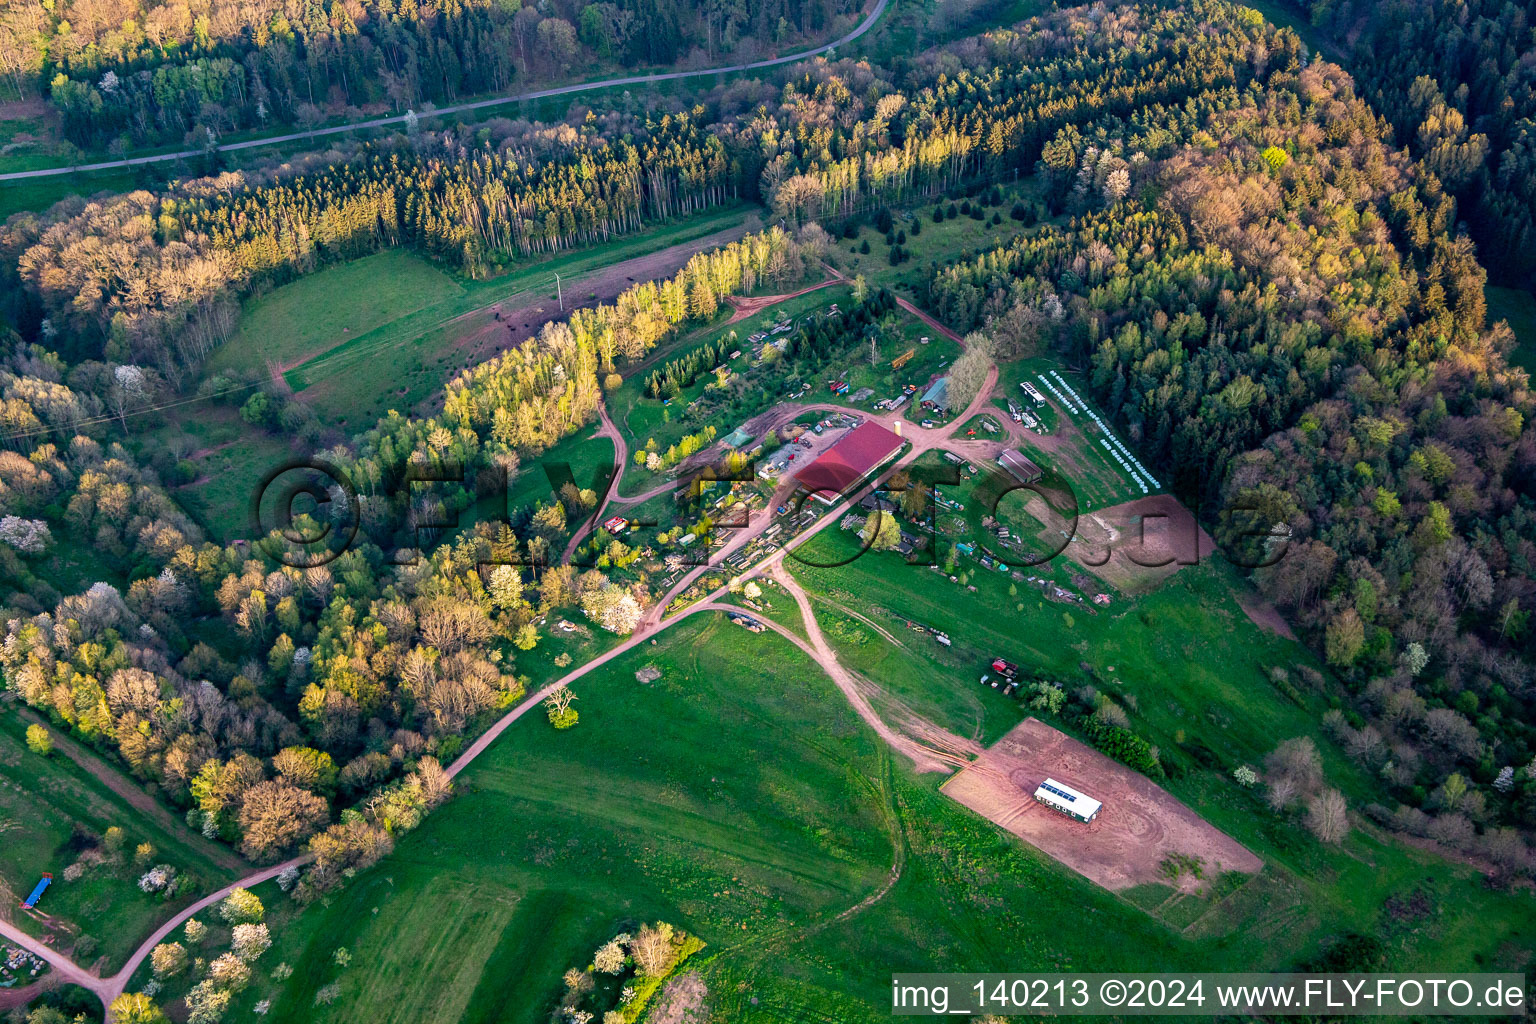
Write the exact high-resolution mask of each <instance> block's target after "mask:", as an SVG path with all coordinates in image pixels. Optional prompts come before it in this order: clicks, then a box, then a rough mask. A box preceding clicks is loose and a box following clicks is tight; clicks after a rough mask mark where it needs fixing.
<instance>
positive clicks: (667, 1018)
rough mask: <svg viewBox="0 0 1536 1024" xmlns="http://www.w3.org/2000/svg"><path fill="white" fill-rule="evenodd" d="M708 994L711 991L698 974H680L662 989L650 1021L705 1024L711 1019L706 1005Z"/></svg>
mask: <svg viewBox="0 0 1536 1024" xmlns="http://www.w3.org/2000/svg"><path fill="white" fill-rule="evenodd" d="M708 994H709V989H707V988H705V986H704V981H703V979H701V978H700V977H699V976H698V975H697V974H695V973H694V972H692V971H689V972H688V973H687V974H680V975H678V976H677V977H675V978H673V979H672V980H671V981H669V982H667V987H666V988H664V989H662V992H661V999H660V1000H659V1001H658V1002H657V1003H656V1009H654V1010H652V1011H651V1016H650V1019H651V1020H652V1021H655V1022H656V1024H703V1022H704V1021H706V1020H708V1019H709V1008H708V1007H706V1006H705V1005H704V997H705V996H707V995H708Z"/></svg>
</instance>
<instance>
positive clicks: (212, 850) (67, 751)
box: [17, 708, 250, 872]
mask: <svg viewBox="0 0 1536 1024" xmlns="http://www.w3.org/2000/svg"><path fill="white" fill-rule="evenodd" d="M17 717H19V718H20V719H21V720H22V721H24V722H28V723H32V724H35V725H41V726H45V727H47V726H48V723H47V722H45V721H43V719H42V716H40V715H38V714H36V713H34V712H33V711H31V710H30V709H28V708H21V709H19V710H18V711H17ZM48 735H49V736H51V737H52V738H53V748H54V749H55V750H57V751H58V752H59V753H60V754H63V755H64V756H65V757H67V758H69V759H70V760H71V761H73V762H75V764H77V765H79V766H80V768H81V770H82V771H84V772H86V773H87V774H88V775H90V776H91V778H93V779H95V780H96V781H97V782H99V783H101V784H102V785H103V786H105V787H107V788H108V789H110V790H111V791H112V792H113V793H115V794H117V795H118V796H119V797H121V798H122V799H123V801H124V802H125V803H127V804H128V806H129V807H132V808H133V809H134V810H136V811H138V812H139V813H140V814H142V815H144V816H145V817H146V818H153V819H154V821H155V824H157V825H159V826H160V827H161V828H163V829H165V830H166V831H167V832H169V833H170V834H171V835H173V836H175V837H176V838H177V839H179V840H180V841H181V842H183V843H185V844H186V845H187V846H189V847H191V848H192V849H194V850H196V851H197V852H198V853H201V854H202V855H203V856H204V857H207V858H208V859H209V860H211V861H213V862H214V863H215V864H217V865H219V866H220V867H222V868H224V869H225V870H226V871H232V872H239V871H245V870H247V869H249V868H250V864H248V863H247V862H246V861H244V860H242V859H241V858H240V857H239V856H237V855H236V854H235V852H234V851H233V850H231V849H229V847H227V846H220V845H219V844H218V843H215V842H213V841H211V840H209V839H205V838H203V837H202V836H201V835H199V834H197V833H195V832H193V831H192V830H191V829H189V828H187V823H186V822H185V821H183V820H182V819H181V818H178V817H177V816H176V815H174V814H172V813H171V812H170V811H169V810H167V809H166V808H165V807H164V806H163V805H162V804H160V803H159V802H158V801H156V800H155V798H154V797H152V796H150V795H149V794H148V793H146V792H145V791H144V790H143V788H141V787H139V786H137V785H135V784H134V783H133V782H131V781H130V780H129V779H127V778H126V777H125V776H124V775H123V773H122V772H120V771H118V770H116V769H115V768H113V767H112V766H111V765H109V764H107V763H106V762H104V761H102V760H101V758H99V757H97V756H96V755H95V754H94V753H92V752H91V751H89V750H87V749H86V748H85V747H83V746H81V745H80V744H79V743H76V742H75V741H74V740H73V739H71V738H70V737H69V736H67V735H65V734H64V733H63V732H61V731H59V730H58V729H55V728H51V727H50V728H48Z"/></svg>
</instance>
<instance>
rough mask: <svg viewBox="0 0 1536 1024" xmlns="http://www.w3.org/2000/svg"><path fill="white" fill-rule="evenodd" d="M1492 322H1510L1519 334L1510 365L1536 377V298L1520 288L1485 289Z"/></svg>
mask: <svg viewBox="0 0 1536 1024" xmlns="http://www.w3.org/2000/svg"><path fill="white" fill-rule="evenodd" d="M1483 294H1484V295H1485V297H1486V298H1487V300H1488V322H1489V323H1494V322H1496V321H1498V320H1508V321H1509V327H1510V329H1511V330H1512V331H1514V332H1515V350H1514V351H1513V352H1512V353H1510V362H1512V363H1515V364H1517V365H1519V366H1523V367H1525V368H1526V369H1527V370H1528V371H1530V372H1531V373H1533V374H1536V295H1532V294H1531V293H1530V292H1528V291H1522V290H1521V289H1519V288H1493V287H1489V288H1485V289H1483Z"/></svg>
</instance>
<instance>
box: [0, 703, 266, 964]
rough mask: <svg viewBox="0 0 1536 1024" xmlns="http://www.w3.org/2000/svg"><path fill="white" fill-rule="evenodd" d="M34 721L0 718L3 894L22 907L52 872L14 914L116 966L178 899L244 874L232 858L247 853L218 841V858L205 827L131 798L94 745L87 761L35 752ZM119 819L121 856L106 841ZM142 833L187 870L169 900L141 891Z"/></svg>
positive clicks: (163, 860)
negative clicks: (117, 787) (76, 867)
mask: <svg viewBox="0 0 1536 1024" xmlns="http://www.w3.org/2000/svg"><path fill="white" fill-rule="evenodd" d="M26 727H27V722H26V721H24V720H23V719H22V718H21V717H20V716H18V715H17V714H15V713H14V711H8V712H7V713H6V715H5V716H4V717H3V718H0V897H3V898H4V899H5V900H6V901H7V904H8V906H9V907H12V908H14V907H15V906H16V904H18V903H20V902H21V901H22V900H23V899H25V898H26V897H27V895H28V894H29V893H30V892H31V891H32V887H33V886H34V885H36V884H37V881H38V879H39V878H40V877H42V875H43V873H44V872H47V873H49V874H52V875H53V884H52V885H51V886H50V887H49V889H48V890H47V892H46V893H44V895H43V897H42V898H41V899H40V900H39V901H38V907H37V909H38V911H39V915H33V914H29V913H27V912H26V911H21V910H14V909H13V910H8V911H7V913H8V914H9V915H10V920H11V921H12V922H13V923H14V924H16V925H17V926H18V927H20V928H22V929H23V930H25V931H27V932H28V933H30V934H33V935H37V936H40V937H48V938H50V939H51V941H52V942H53V944H54V945H55V946H56V947H58V948H60V949H63V950H67V951H71V955H72V956H73V957H74V959H75V960H77V961H78V962H80V963H83V964H91V963H94V962H96V961H97V960H98V958H100V959H102V960H103V961H104V962H105V964H106V965H107V967H108V968H109V970H112V969H116V968H117V966H119V965H120V964H121V963H122V962H123V960H125V959H126V958H127V956H128V954H129V953H131V952H132V951H133V949H134V948H135V947H136V946H137V945H138V944H139V942H140V941H142V940H143V938H144V936H145V935H147V934H148V933H149V932H150V931H152V930H153V929H154V928H155V926H156V925H158V924H159V923H160V922H161V921H162V920H164V919H165V918H166V917H168V916H169V915H170V914H171V913H172V912H173V911H174V910H175V909H176V908H177V907H179V906H181V905H184V904H185V903H188V902H191V899H192V898H193V897H194V896H196V895H201V894H202V893H204V892H207V891H208V890H210V889H212V888H215V887H216V886H217V885H221V884H223V883H224V882H226V881H227V880H228V879H230V878H233V877H235V872H234V871H231V870H229V869H228V867H226V866H225V865H226V864H230V863H232V864H239V861H238V858H235V857H234V856H233V855H232V854H230V853H228V851H224V850H217V851H216V856H217V857H218V860H217V861H215V860H213V859H210V856H209V855H208V852H206V851H208V847H209V846H210V845H211V844H207V843H206V842H205V841H203V840H202V839H201V837H193V836H191V835H190V834H189V833H187V832H186V831H185V829H183V828H181V827H180V826H179V824H178V826H177V827H175V828H171V827H168V825H166V824H164V823H163V822H164V821H165V820H166V817H164V816H151V815H149V814H146V813H145V812H144V811H143V810H142V809H140V808H138V807H135V806H133V805H130V804H129V803H128V801H127V800H125V799H124V798H123V797H122V796H120V795H118V794H117V793H116V792H113V790H112V789H111V788H109V787H108V786H107V785H105V784H104V783H103V782H101V781H100V779H99V778H98V777H97V775H95V774H93V773H92V770H88V769H93V770H94V771H96V772H102V773H111V772H115V771H116V769H115V767H113V766H111V765H109V764H107V762H106V761H105V760H98V759H95V758H94V756H92V755H90V754H89V753H87V754H86V755H85V756H86V757H87V758H89V759H90V760H89V761H88V763H87V764H81V763H77V762H76V761H74V760H72V759H71V758H70V757H69V756H68V755H67V754H66V753H65V751H64V750H63V749H62V748H60V749H55V750H54V751H53V752H52V753H51V754H50V755H48V756H46V757H43V756H39V755H38V754H36V753H33V752H32V751H31V750H30V749H28V747H27V744H26V741H25V735H26ZM49 731H50V732H52V733H54V734H55V735H56V736H57V735H59V733H58V731H57V730H55V729H53V728H52V727H49ZM124 781H125V782H126V784H127V785H129V786H137V785H138V783H137V782H136V781H134V780H124ZM113 826H116V827H118V828H121V829H122V830H123V832H124V833H125V839H124V847H123V851H122V853H121V854H120V855H117V856H113V855H111V853H110V851H109V850H108V848H107V845H106V843H105V842H104V837H105V836H106V832H107V829H109V828H111V827H113ZM140 843H149V844H150V845H151V846H153V847H154V851H155V852H154V856H153V859H152V860H151V863H152V864H170V865H171V866H173V867H174V868H176V870H177V872H178V874H179V875H180V876H181V877H182V879H183V886H184V888H183V890H182V895H180V896H179V897H178V898H176V899H175V900H173V901H171V902H170V903H167V902H165V901H163V900H162V899H160V898H159V897H158V896H151V895H149V894H147V893H144V892H142V891H140V889H139V887H138V884H137V883H138V879H139V876H140V874H142V873H143V869H142V868H136V867H135V866H134V864H133V863H132V860H133V855H134V850H135V848H136V847H137V846H138V845H139V844H140ZM77 862H78V863H79V864H81V866H82V873H81V875H80V877H79V878H76V879H70V878H68V877H67V876H66V874H65V872H66V869H68V868H69V867H70V865H72V864H75V863H77Z"/></svg>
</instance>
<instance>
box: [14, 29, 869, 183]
mask: <svg viewBox="0 0 1536 1024" xmlns="http://www.w3.org/2000/svg"><path fill="white" fill-rule="evenodd" d="M889 2H890V0H878V2H877V3H876V4H875V9H874V10H873V11H870V12H869V16H868V17H866V18H865V19H864V20H863V21H861V22H859V24H858V27H856V28H855V29H854V30H853V31H851V32H849V33H847V34H846V35H844V36H842V37H841V38H838V39H834V40H833V41H832V42H830V43H827V44H825V45H823V46H818V47H816V48H815V49H814V50H805V51H803V52H801V53H792V54H789V55H788V56H784V57H770V58H769V59H767V60H755V61H752V62H750V63H747V64H730V65H727V66H726V67H719V68H704V69H702V70H699V71H669V72H666V73H664V74H659V75H629V76H627V77H624V78H605V79H603V80H602V81H601V82H578V83H576V84H574V85H561V86H556V87H554V88H552V89H536V90H534V91H532V92H522V93H510V94H508V95H505V96H493V97H491V98H490V99H485V100H475V101H474V102H471V103H454V104H450V105H449V106H446V107H438V108H437V109H435V110H431V111H423V112H421V113H419V114H417V115H416V116H417V117H419V118H421V119H423V120H425V119H427V118H431V117H439V116H442V115H444V114H461V113H463V112H465V111H467V110H480V109H483V108H485V107H495V106H500V105H501V104H503V103H516V102H519V101H522V100H541V99H547V98H548V97H551V96H565V95H567V94H570V93H578V92H589V91H591V90H593V89H607V88H611V87H614V86H621V85H650V84H652V83H655V82H668V81H673V80H675V79H681V78H703V77H707V76H709V75H721V74H727V73H729V72H732V71H755V70H756V69H758V68H768V67H773V66H775V65H778V64H793V63H795V62H796V61H802V60H808V59H809V58H811V57H819V56H821V55H822V54H823V53H827V52H828V51H830V50H833V49H836V48H837V47H839V46H843V45H845V44H847V43H851V42H853V41H854V40H855V39H857V38H859V37H860V36H862V35H863V34H864V33H866V32H868V31H869V30H870V29H871V28H873V27H874V25H875V22H877V21H879V20H880V16H881V15H882V14H884V13H885V7H886V4H888V3H889ZM406 116H407V115H405V114H396V115H392V116H389V117H374V118H368V119H367V120H362V121H351V122H349V123H347V124H338V125H332V126H331V127H328V128H316V129H315V130H314V131H308V132H289V133H288V134H287V135H269V136H265V137H263V138H260V139H247V140H245V141H243V142H227V143H224V144H223V145H221V146H218V147H217V149H218V151H219V152H221V153H228V152H232V151H234V150H237V149H253V148H255V147H257V146H270V145H273V144H275V143H282V142H301V141H306V140H310V139H317V138H319V137H320V136H322V135H340V134H343V133H346V132H354V131H360V130H363V129H367V128H383V127H386V126H388V125H392V124H404V123H405V119H406ZM203 152H204V151H203V150H201V149H183V150H180V151H178V152H175V153H155V154H152V155H150V156H135V157H128V158H127V159H123V160H105V161H102V162H100V163H94V164H77V165H75V166H72V167H43V168H39V169H38V170H35V171H12V172H10V173H9V174H0V181H16V180H19V179H22V178H47V177H51V176H54V175H58V174H74V173H75V172H76V171H108V170H115V169H117V168H119V167H133V166H137V165H140V164H154V163H162V162H164V161H167V160H187V159H191V158H193V157H198V156H202V155H203Z"/></svg>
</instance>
